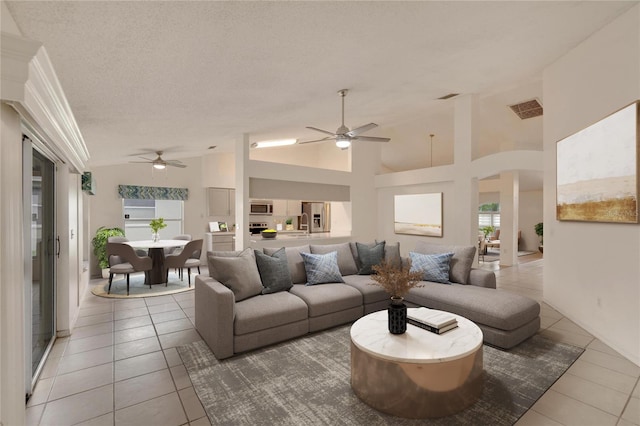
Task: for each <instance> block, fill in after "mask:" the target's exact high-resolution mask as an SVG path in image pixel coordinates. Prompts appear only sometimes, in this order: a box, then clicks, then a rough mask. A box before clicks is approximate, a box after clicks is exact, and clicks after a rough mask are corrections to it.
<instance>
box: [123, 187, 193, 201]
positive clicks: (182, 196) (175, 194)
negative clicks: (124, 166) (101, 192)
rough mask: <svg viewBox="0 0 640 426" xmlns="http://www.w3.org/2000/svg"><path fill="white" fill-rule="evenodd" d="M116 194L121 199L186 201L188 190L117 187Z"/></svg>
mask: <svg viewBox="0 0 640 426" xmlns="http://www.w3.org/2000/svg"><path fill="white" fill-rule="evenodd" d="M118 194H119V195H120V197H121V198H128V199H134V200H186V199H188V198H189V188H169V187H164V186H137V185H118Z"/></svg>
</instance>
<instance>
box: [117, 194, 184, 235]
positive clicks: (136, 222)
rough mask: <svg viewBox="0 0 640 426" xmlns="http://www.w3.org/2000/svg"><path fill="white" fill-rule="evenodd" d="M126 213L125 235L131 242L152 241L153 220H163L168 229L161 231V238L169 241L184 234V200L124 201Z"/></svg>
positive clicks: (127, 199)
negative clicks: (151, 225) (150, 225)
mask: <svg viewBox="0 0 640 426" xmlns="http://www.w3.org/2000/svg"><path fill="white" fill-rule="evenodd" d="M122 209H123V212H124V233H125V235H126V236H127V238H128V239H130V240H150V239H151V228H150V227H149V222H151V219H155V218H159V217H161V218H163V219H164V222H165V223H166V224H167V227H166V228H164V229H161V230H160V232H159V234H160V238H161V239H164V240H167V239H171V238H172V237H174V236H176V235H180V234H182V233H183V232H182V230H183V229H184V224H183V214H182V209H183V201H182V200H136V199H130V198H123V199H122Z"/></svg>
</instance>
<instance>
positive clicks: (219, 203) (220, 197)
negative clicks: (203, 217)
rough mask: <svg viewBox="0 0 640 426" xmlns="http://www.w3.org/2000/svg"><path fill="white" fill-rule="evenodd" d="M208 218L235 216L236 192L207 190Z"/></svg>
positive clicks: (226, 189) (233, 190)
mask: <svg viewBox="0 0 640 426" xmlns="http://www.w3.org/2000/svg"><path fill="white" fill-rule="evenodd" d="M207 196H208V206H209V209H208V215H209V216H232V217H233V218H235V216H236V190H235V189H231V188H208V189H207Z"/></svg>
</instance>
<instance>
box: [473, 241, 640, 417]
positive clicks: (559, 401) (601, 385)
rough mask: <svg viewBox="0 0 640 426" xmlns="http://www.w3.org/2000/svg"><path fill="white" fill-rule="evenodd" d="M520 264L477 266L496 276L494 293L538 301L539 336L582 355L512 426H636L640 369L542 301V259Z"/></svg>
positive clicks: (526, 258) (532, 258)
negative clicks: (581, 350)
mask: <svg viewBox="0 0 640 426" xmlns="http://www.w3.org/2000/svg"><path fill="white" fill-rule="evenodd" d="M519 260H520V262H521V263H520V264H519V265H518V266H514V267H509V268H500V267H499V266H498V262H490V263H485V264H481V267H482V268H486V269H491V270H493V271H494V272H495V273H496V279H497V283H498V289H504V290H508V291H511V292H513V293H519V294H522V295H525V296H529V297H531V298H533V299H535V300H537V301H538V302H540V304H541V306H542V312H541V323H542V324H541V327H540V328H541V330H540V334H541V335H543V336H545V337H547V338H549V339H551V340H555V341H558V342H563V343H568V344H571V345H574V346H580V347H582V348H585V351H584V353H583V354H582V355H581V356H580V358H578V360H577V361H576V362H575V363H574V364H573V365H572V366H571V367H570V368H569V369H568V370H567V372H566V373H565V374H563V375H562V377H560V379H559V380H558V381H557V382H556V383H555V384H554V385H553V386H551V388H550V389H549V390H548V391H547V392H546V393H545V394H544V395H543V396H542V397H541V398H540V399H539V400H538V401H537V402H536V403H535V404H534V405H533V407H532V408H531V409H530V410H529V411H528V412H527V413H526V414H525V415H524V416H522V418H521V419H520V420H519V421H518V422H517V423H516V425H517V426H534V425H535V426H543V425H544V426H546V425H550V426H551V425H572V426H573V425H575V426H586V425H594V426H606V425H612V426H613V425H619V426H630V425H640V384H638V378H639V377H640V367H638V366H636V365H635V364H633V363H632V362H630V361H628V360H627V359H625V358H624V357H622V356H621V355H620V354H618V353H617V352H615V351H614V350H612V349H611V348H609V347H608V346H607V345H605V344H604V343H602V342H601V341H599V340H598V339H596V338H594V337H593V336H592V335H591V334H589V333H588V332H586V331H585V330H583V329H582V328H580V327H579V326H578V325H576V324H575V323H573V322H572V321H570V320H568V319H567V318H565V317H563V316H562V314H560V313H559V312H557V311H556V310H554V309H553V308H552V307H550V306H549V305H547V304H546V303H544V302H543V301H542V279H543V278H542V272H543V265H544V260H542V258H541V255H540V254H539V253H538V254H534V255H530V256H523V257H520V258H519Z"/></svg>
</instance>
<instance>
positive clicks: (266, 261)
mask: <svg viewBox="0 0 640 426" xmlns="http://www.w3.org/2000/svg"><path fill="white" fill-rule="evenodd" d="M254 253H255V255H256V264H257V265H258V271H259V272H260V278H261V279H262V286H263V287H264V288H263V289H262V294H269V293H277V292H279V291H286V290H289V289H290V288H291V287H293V283H292V282H291V275H290V274H289V264H288V263H287V254H286V253H285V251H284V247H282V248H281V249H280V250H278V251H276V252H275V253H273V254H272V255H271V256H269V255H268V254H264V253H262V252H261V251H259V250H255V251H254Z"/></svg>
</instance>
